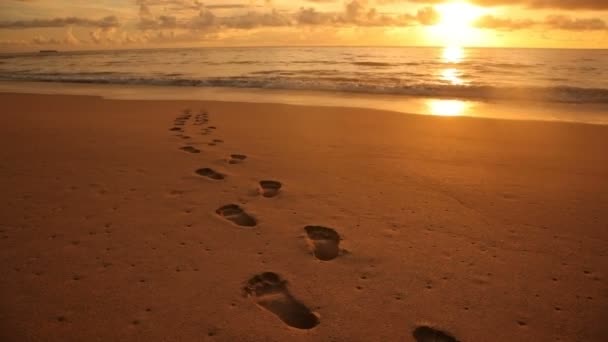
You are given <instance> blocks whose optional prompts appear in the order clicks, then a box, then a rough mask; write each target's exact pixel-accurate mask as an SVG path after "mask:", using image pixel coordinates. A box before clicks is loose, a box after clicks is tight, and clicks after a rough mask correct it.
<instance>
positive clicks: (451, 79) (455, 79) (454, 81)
mask: <svg viewBox="0 0 608 342" xmlns="http://www.w3.org/2000/svg"><path fill="white" fill-rule="evenodd" d="M460 76H461V73H460V70H458V69H454V68H449V69H443V70H441V79H442V80H444V81H446V82H448V83H450V84H451V85H463V84H465V83H466V82H465V80H463V79H462V78H461V77H460Z"/></svg>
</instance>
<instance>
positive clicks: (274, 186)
mask: <svg viewBox="0 0 608 342" xmlns="http://www.w3.org/2000/svg"><path fill="white" fill-rule="evenodd" d="M282 186H283V185H282V184H281V182H277V181H273V180H263V181H261V182H260V193H261V194H262V196H264V197H274V196H276V195H278V194H279V190H280V189H281V187H282Z"/></svg>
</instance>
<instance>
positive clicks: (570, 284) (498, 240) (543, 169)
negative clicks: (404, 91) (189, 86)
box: [0, 93, 608, 342]
mask: <svg viewBox="0 0 608 342" xmlns="http://www.w3.org/2000/svg"><path fill="white" fill-rule="evenodd" d="M0 100H1V101H2V103H3V104H5V108H6V110H5V113H3V115H2V116H0V139H1V145H0V146H1V147H0V158H1V159H2V160H4V161H5V163H4V164H3V165H1V166H0V188H2V189H3V196H2V198H1V199H2V206H1V207H0V217H2V218H3V219H2V222H0V236H1V237H2V238H1V239H0V272H2V273H3V274H5V275H6V276H5V277H3V278H1V279H0V299H1V301H2V303H3V308H4V310H2V311H0V336H2V337H3V338H4V340H7V341H22V340H45V341H86V340H105V341H127V340H141V341H155V340H162V339H171V340H183V341H198V340H209V341H226V342H229V341H240V340H242V341H294V342H299V341H302V342H304V341H310V340H319V341H325V340H330V339H334V340H340V341H355V342H358V341H361V342H363V341H411V340H412V335H413V334H415V333H416V332H417V331H418V332H419V331H420V330H419V329H420V328H421V327H422V329H423V331H424V327H432V328H433V329H437V330H441V331H445V332H446V333H448V334H450V335H453V336H454V337H455V338H457V339H458V340H461V341H497V342H503V341H504V342H510V341H554V340H558V339H560V340H563V341H571V340H585V341H593V342H595V341H598V342H599V341H605V340H606V339H607V338H608V330H607V328H606V327H605V325H603V324H602V323H603V317H605V316H606V314H607V311H606V308H607V305H606V303H607V302H608V297H606V293H608V287H607V286H608V285H607V283H606V282H605V279H606V277H607V276H608V266H607V265H606V248H605V246H606V244H607V243H608V231H606V229H605V228H606V222H608V155H606V153H605V151H606V149H608V127H607V126H603V125H587V124H571V123H562V122H549V123H547V122H538V121H516V120H486V119H478V118H460V119H458V118H453V117H433V116H424V115H403V114H402V113H398V112H389V111H383V110H370V109H360V108H348V107H315V106H301V105H287V104H264V103H238V102H212V101H175V100H154V101H149V100H112V99H103V98H101V97H98V96H73V95H31V94H6V93H0ZM186 109H188V110H189V111H188V112H185V110H186ZM319 227H322V228H323V227H325V228H328V229H329V230H323V229H320V228H319ZM315 230H316V231H317V233H318V234H319V235H321V236H328V239H327V240H326V241H325V240H322V242H318V240H315ZM332 232H333V233H332ZM336 235H337V236H336ZM332 237H333V238H332ZM265 272H271V273H272V274H268V273H265ZM277 277H278V280H279V281H285V283H280V284H281V285H280V286H279V287H271V289H272V290H274V291H270V292H271V295H269V296H264V293H263V292H264V291H262V290H264V289H268V288H266V287H263V286H262V287H258V285H260V284H261V283H262V284H261V285H264V284H263V283H264V281H265V282H266V283H265V284H266V286H268V284H270V285H273V284H274V286H276V284H277ZM257 290H259V293H258V292H257ZM243 291H245V293H246V294H248V296H247V297H244V296H243ZM291 314H295V315H296V316H297V317H295V318H294V317H293V316H290V315H291ZM497 332H499V333H497Z"/></svg>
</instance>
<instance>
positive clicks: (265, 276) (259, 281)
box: [243, 272, 319, 329]
mask: <svg viewBox="0 0 608 342" xmlns="http://www.w3.org/2000/svg"><path fill="white" fill-rule="evenodd" d="M243 291H244V292H245V294H246V295H247V296H249V297H253V299H254V300H255V302H256V304H257V305H259V306H260V307H262V308H263V309H266V310H268V311H270V312H272V313H273V314H275V315H276V316H277V317H279V318H280V319H281V321H283V323H285V324H287V325H289V326H290V327H293V328H297V329H312V328H314V327H316V326H317V325H318V324H319V318H318V317H317V316H316V315H315V314H313V313H312V312H311V311H310V309H308V308H307V307H306V306H305V305H304V304H302V303H301V302H300V301H298V300H297V299H296V298H294V297H293V296H292V295H291V293H289V290H288V289H287V282H286V281H285V280H282V279H281V277H280V276H279V275H278V274H276V273H273V272H264V273H261V274H258V275H255V276H253V277H252V278H251V279H249V281H248V282H247V284H246V285H245V287H244V289H243Z"/></svg>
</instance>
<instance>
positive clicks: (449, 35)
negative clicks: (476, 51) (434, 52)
mask: <svg viewBox="0 0 608 342" xmlns="http://www.w3.org/2000/svg"><path fill="white" fill-rule="evenodd" d="M435 10H436V11H437V12H438V13H439V22H438V23H437V24H436V25H434V26H432V27H431V32H432V33H433V36H435V37H436V38H437V39H439V40H440V42H441V44H442V45H444V46H464V45H469V44H475V43H480V40H481V32H480V30H478V29H476V28H475V27H474V22H475V21H476V20H477V19H479V18H480V17H481V16H482V15H485V14H487V10H486V9H483V8H481V7H478V6H474V5H471V4H469V3H467V2H463V1H456V2H450V3H446V4H441V5H437V6H435Z"/></svg>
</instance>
